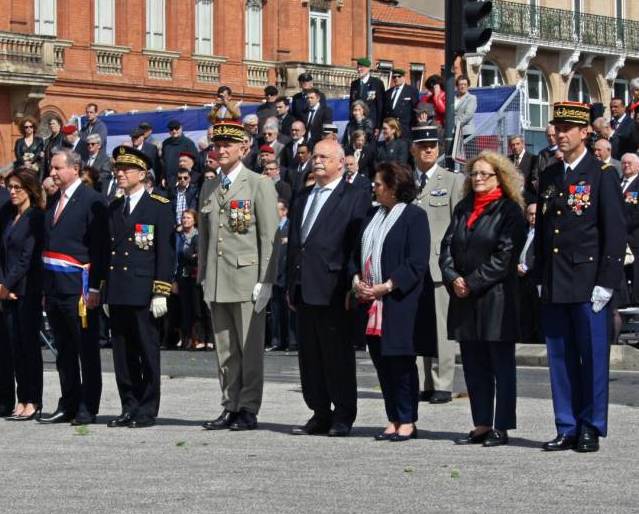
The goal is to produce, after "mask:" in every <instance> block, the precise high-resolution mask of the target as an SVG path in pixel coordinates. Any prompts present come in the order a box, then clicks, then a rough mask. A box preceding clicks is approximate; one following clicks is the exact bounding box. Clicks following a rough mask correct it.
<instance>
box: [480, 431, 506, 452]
mask: <svg viewBox="0 0 639 514" xmlns="http://www.w3.org/2000/svg"><path fill="white" fill-rule="evenodd" d="M504 444H508V432H506V431H505V430H497V429H493V430H491V431H490V432H488V436H487V437H486V439H484V442H483V446H485V447H486V448H491V447H493V446H503V445H504Z"/></svg>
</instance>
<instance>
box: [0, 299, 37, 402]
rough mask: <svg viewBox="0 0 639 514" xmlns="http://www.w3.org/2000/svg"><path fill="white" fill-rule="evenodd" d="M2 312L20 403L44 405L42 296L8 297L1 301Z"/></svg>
mask: <svg viewBox="0 0 639 514" xmlns="http://www.w3.org/2000/svg"><path fill="white" fill-rule="evenodd" d="M2 311H3V312H2V315H3V317H4V319H5V324H6V327H7V339H8V342H9V344H10V346H11V360H12V362H13V369H14V373H15V380H16V384H17V396H18V402H19V403H35V404H37V405H42V351H41V350H40V340H39V338H38V333H39V331H40V325H41V323H42V299H41V297H40V295H39V294H37V295H28V296H23V297H20V298H18V299H17V300H7V301H4V302H2ZM12 387H13V384H12Z"/></svg>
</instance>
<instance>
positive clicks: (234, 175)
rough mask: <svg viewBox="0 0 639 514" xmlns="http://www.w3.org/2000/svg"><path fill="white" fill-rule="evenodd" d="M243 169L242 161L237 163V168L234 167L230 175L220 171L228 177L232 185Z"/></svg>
mask: <svg viewBox="0 0 639 514" xmlns="http://www.w3.org/2000/svg"><path fill="white" fill-rule="evenodd" d="M241 169H242V161H237V163H236V164H235V166H233V167H232V168H231V169H230V171H229V172H228V173H224V172H223V171H221V170H220V171H221V173H222V174H225V175H226V176H227V177H228V179H229V180H230V181H231V184H232V183H233V182H234V181H235V179H236V178H237V176H238V175H239V173H240V170H241Z"/></svg>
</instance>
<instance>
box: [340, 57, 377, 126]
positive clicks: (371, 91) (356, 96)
mask: <svg viewBox="0 0 639 514" xmlns="http://www.w3.org/2000/svg"><path fill="white" fill-rule="evenodd" d="M370 71H371V61H370V59H368V58H367V57H360V58H359V59H357V73H358V75H359V78H357V79H356V80H354V81H353V82H351V91H350V104H349V107H348V110H349V112H350V111H351V107H352V105H353V102H354V101H355V100H362V101H364V102H366V104H367V105H368V118H369V119H370V120H371V122H372V123H373V127H374V128H375V129H376V131H379V130H380V129H381V128H382V121H383V120H384V83H383V82H382V81H381V80H380V79H378V78H376V77H373V76H371V73H370ZM376 134H377V132H376Z"/></svg>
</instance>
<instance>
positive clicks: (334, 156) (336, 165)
mask: <svg viewBox="0 0 639 514" xmlns="http://www.w3.org/2000/svg"><path fill="white" fill-rule="evenodd" d="M312 162H313V173H314V174H315V181H316V182H317V183H318V184H319V185H320V186H325V185H326V184H330V183H331V182H333V181H334V180H336V179H337V178H339V177H340V176H341V174H342V172H343V171H344V149H343V148H342V145H340V144H339V143H338V142H337V141H334V140H332V139H322V140H321V141H319V142H318V143H317V144H316V145H315V147H314V148H313V157H312Z"/></svg>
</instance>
